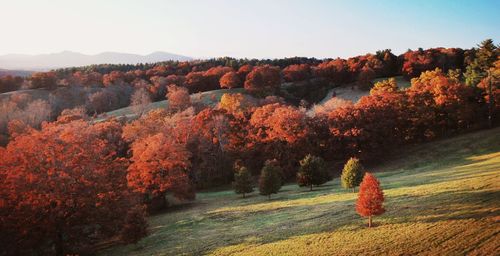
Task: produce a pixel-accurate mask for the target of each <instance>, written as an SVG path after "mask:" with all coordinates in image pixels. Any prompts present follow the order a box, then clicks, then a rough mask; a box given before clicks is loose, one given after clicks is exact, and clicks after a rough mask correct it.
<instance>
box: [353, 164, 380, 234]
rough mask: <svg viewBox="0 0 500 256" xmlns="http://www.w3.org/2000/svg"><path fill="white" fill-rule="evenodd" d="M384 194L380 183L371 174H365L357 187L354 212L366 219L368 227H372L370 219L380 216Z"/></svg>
mask: <svg viewBox="0 0 500 256" xmlns="http://www.w3.org/2000/svg"><path fill="white" fill-rule="evenodd" d="M383 203H384V192H383V191H382V188H381V187H380V183H379V181H378V180H377V178H375V176H373V175H372V174H371V173H368V172H367V173H366V174H365V176H364V177H363V181H362V182H361V185H360V186H359V195H358V201H357V202H356V211H357V212H358V214H359V215H361V216H363V217H368V227H371V226H372V217H373V216H377V215H381V214H382V213H384V212H385V209H384V205H383Z"/></svg>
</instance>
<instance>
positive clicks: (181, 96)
mask: <svg viewBox="0 0 500 256" xmlns="http://www.w3.org/2000/svg"><path fill="white" fill-rule="evenodd" d="M167 99H168V108H169V109H171V110H173V111H176V112H177V111H182V110H184V109H186V108H188V107H189V106H191V97H190V96H189V91H188V89H187V88H185V87H179V86H176V85H175V84H171V85H169V86H168V93H167Z"/></svg>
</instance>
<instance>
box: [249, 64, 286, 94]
mask: <svg viewBox="0 0 500 256" xmlns="http://www.w3.org/2000/svg"><path fill="white" fill-rule="evenodd" d="M280 86H281V74H280V69H279V67H274V66H269V65H264V66H259V67H256V68H254V69H253V70H252V72H250V73H249V74H248V75H247V78H246V80H245V90H247V91H248V92H250V93H252V94H254V95H258V96H266V95H270V94H274V93H276V92H277V91H278V90H279V88H280Z"/></svg>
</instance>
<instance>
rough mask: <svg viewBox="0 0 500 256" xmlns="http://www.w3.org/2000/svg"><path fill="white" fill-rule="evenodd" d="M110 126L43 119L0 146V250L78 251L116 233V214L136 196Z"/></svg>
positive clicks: (20, 252)
mask: <svg viewBox="0 0 500 256" xmlns="http://www.w3.org/2000/svg"><path fill="white" fill-rule="evenodd" d="M105 123H108V122H105ZM114 127H117V126H116V125H114V124H112V125H111V124H110V125H108V124H104V125H100V126H96V125H91V124H89V123H87V122H85V121H81V120H78V121H73V122H69V123H66V124H56V123H49V124H46V125H44V126H43V127H42V129H41V130H34V129H32V130H30V131H29V132H27V133H24V134H21V135H19V136H17V137H15V138H14V139H13V140H12V141H11V142H10V143H9V144H8V146H7V147H6V148H5V149H0V151H2V152H0V154H1V155H2V157H1V158H0V177H1V178H0V198H1V199H0V202H1V203H0V213H1V214H0V229H1V230H2V234H1V235H0V244H1V247H2V250H3V252H4V253H7V254H14V255H24V254H32V253H33V251H36V252H37V253H41V254H51V255H68V254H78V253H81V252H84V251H86V250H89V249H91V246H92V245H95V244H96V243H97V242H99V241H102V240H107V239H110V238H111V237H114V236H116V235H118V234H119V232H120V230H121V228H122V227H123V225H124V223H123V219H122V218H117V216H125V215H126V213H127V211H128V209H130V208H131V207H132V205H134V204H135V202H136V201H135V199H134V196H133V194H132V193H131V192H130V191H129V190H128V188H127V181H126V168H127V165H128V161H127V160H126V159H124V158H122V157H120V156H119V155H118V154H117V151H118V145H117V144H116V142H115V141H119V140H120V132H119V131H117V132H116V131H115V130H114V129H115V128H114ZM118 127H119V126H118ZM31 250H33V251H31Z"/></svg>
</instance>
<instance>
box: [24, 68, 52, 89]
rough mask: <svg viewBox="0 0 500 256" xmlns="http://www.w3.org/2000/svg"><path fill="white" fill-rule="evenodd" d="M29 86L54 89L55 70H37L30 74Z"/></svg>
mask: <svg viewBox="0 0 500 256" xmlns="http://www.w3.org/2000/svg"><path fill="white" fill-rule="evenodd" d="M30 80H31V87H32V88H34V89H37V88H46V89H55V88H57V76H56V73H55V72H38V73H34V74H33V75H31V79H30Z"/></svg>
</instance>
